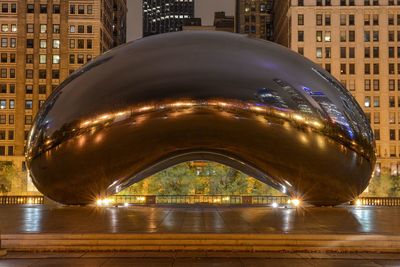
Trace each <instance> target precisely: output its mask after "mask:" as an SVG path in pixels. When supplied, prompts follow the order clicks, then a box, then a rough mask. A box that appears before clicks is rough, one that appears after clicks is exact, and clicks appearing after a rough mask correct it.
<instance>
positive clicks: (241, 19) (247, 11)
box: [236, 0, 279, 40]
mask: <svg viewBox="0 0 400 267" xmlns="http://www.w3.org/2000/svg"><path fill="white" fill-rule="evenodd" d="M278 2H279V1H278ZM272 6H273V1H272V0H236V32H237V33H242V34H247V35H248V36H251V37H256V38H260V39H265V40H272V36H273V25H272V22H273V21H272Z"/></svg>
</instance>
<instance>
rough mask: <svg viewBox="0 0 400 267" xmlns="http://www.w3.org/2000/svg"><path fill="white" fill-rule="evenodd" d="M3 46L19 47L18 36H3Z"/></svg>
mask: <svg viewBox="0 0 400 267" xmlns="http://www.w3.org/2000/svg"><path fill="white" fill-rule="evenodd" d="M1 47H2V48H7V47H11V48H16V47H17V39H16V38H5V37H2V38H1Z"/></svg>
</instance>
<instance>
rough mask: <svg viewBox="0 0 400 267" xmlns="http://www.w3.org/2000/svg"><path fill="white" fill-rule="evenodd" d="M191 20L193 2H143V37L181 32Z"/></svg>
mask: <svg viewBox="0 0 400 267" xmlns="http://www.w3.org/2000/svg"><path fill="white" fill-rule="evenodd" d="M192 18H194V0H180V1H176V0H144V1H143V37H146V36H150V35H154V34H159V33H166V32H177V31H181V30H182V27H183V26H185V25H186V21H187V20H190V19H192ZM189 25H191V24H189ZM192 26H193V25H192Z"/></svg>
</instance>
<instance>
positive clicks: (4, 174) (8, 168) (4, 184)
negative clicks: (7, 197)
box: [0, 161, 18, 193]
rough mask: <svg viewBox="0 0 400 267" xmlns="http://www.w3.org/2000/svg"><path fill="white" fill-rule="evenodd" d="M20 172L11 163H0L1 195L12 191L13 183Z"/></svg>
mask: <svg viewBox="0 0 400 267" xmlns="http://www.w3.org/2000/svg"><path fill="white" fill-rule="evenodd" d="M17 176H18V171H17V169H16V167H15V166H14V164H13V163H12V162H11V161H0V193H7V192H9V191H11V181H12V179H13V178H15V177H17Z"/></svg>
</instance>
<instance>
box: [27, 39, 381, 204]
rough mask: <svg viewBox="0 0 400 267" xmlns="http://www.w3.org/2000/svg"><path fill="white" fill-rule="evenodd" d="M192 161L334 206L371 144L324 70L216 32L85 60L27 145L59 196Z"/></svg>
mask: <svg viewBox="0 0 400 267" xmlns="http://www.w3.org/2000/svg"><path fill="white" fill-rule="evenodd" d="M199 159H204V160H211V161H216V162H220V163H224V164H226V165H229V166H232V167H234V168H237V169H238V170H240V171H243V172H244V173H247V174H249V175H251V176H253V177H255V178H257V179H259V180H261V181H263V182H265V183H268V184H270V185H272V186H273V187H275V188H277V189H279V190H281V191H284V192H287V194H289V195H291V196H296V197H300V198H302V199H303V200H304V201H307V202H309V203H311V204H315V205H336V204H340V203H343V202H346V201H349V200H351V199H353V198H354V197H356V196H357V195H358V194H360V193H361V192H362V191H363V190H364V189H365V188H366V186H367V185H368V181H369V179H370V177H371V173H372V171H373V167H374V163H375V153H374V141H373V135H372V132H371V128H370V126H369V123H368V121H367V119H366V117H365V115H364V113H363V112H362V110H361V108H360V107H359V105H358V104H357V102H356V100H355V99H354V98H353V97H352V96H351V95H350V94H349V93H348V92H347V90H346V89H345V88H343V86H342V85H341V84H340V83H339V82H338V81H337V80H336V79H335V78H333V77H332V76H331V75H330V74H329V73H328V72H326V71H325V70H323V69H322V68H320V67H319V66H317V65H316V64H314V63H312V62H311V61H309V60H307V59H306V58H304V57H302V56H300V55H298V54H296V53H294V52H292V51H290V50H289V49H287V48H284V47H282V46H279V45H277V44H274V43H271V42H267V41H263V40H258V39H251V38H248V37H246V36H242V35H235V34H229V33H217V32H179V33H169V34H162V35H156V36H152V37H147V38H144V39H141V40H138V41H135V42H132V43H128V44H126V45H124V46H121V47H118V48H116V49H113V50H111V51H109V52H107V53H105V54H104V55H102V56H100V57H98V58H96V59H95V60H93V61H91V62H90V63H88V64H86V65H85V66H83V67H82V68H81V69H79V70H77V71H76V72H75V73H73V74H72V75H71V76H70V77H69V78H68V79H67V80H65V81H64V82H63V83H62V84H61V85H60V86H59V87H58V88H57V89H56V90H55V92H53V94H52V95H51V96H50V97H49V99H48V100H47V101H46V103H45V104H44V105H43V107H42V108H41V109H40V111H39V113H38V115H37V118H36V120H35V123H34V125H33V127H32V130H31V132H30V135H29V140H28V147H27V162H28V166H29V171H30V175H31V177H32V179H33V182H34V184H35V185H36V186H37V188H38V189H39V190H40V191H41V192H42V193H43V194H44V195H46V196H48V197H49V198H51V199H53V200H55V201H58V202H61V203H65V204H88V203H93V201H94V200H95V199H97V198H98V197H104V196H106V195H110V194H115V193H116V192H119V191H120V190H122V189H124V188H126V187H127V186H129V185H131V184H133V183H135V182H138V181H140V180H141V179H144V178H145V177H147V176H149V175H152V174H154V173H156V172H158V171H160V170H162V169H165V168H167V167H169V166H172V165H174V164H177V163H180V162H183V161H188V160H199Z"/></svg>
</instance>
